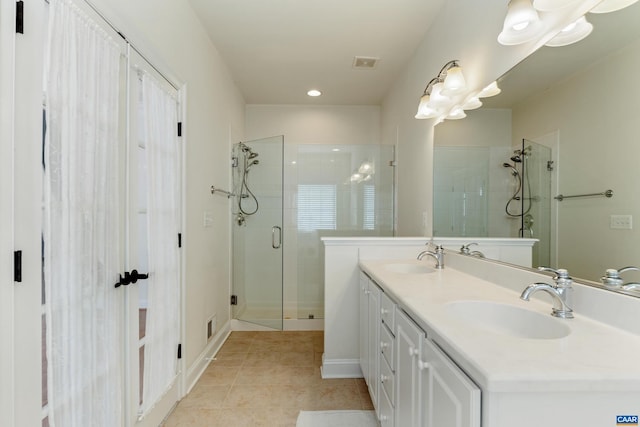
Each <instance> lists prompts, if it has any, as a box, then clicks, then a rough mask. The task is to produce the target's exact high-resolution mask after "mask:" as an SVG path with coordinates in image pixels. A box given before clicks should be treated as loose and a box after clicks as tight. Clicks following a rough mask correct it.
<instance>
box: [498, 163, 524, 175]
mask: <svg viewBox="0 0 640 427" xmlns="http://www.w3.org/2000/svg"><path fill="white" fill-rule="evenodd" d="M502 167H505V168H510V169H511V175H513V176H518V175H520V173H519V172H518V170H517V169H516V168H514V167H513V166H511V165H510V164H509V163H503V164H502Z"/></svg>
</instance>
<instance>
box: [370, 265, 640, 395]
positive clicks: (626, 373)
mask: <svg viewBox="0 0 640 427" xmlns="http://www.w3.org/2000/svg"><path fill="white" fill-rule="evenodd" d="M398 263H401V264H407V263H417V264H421V265H427V266H430V267H431V266H433V260H431V259H426V258H425V259H424V260H423V261H415V260H406V259H403V260H385V261H380V260H361V261H360V267H361V268H362V270H363V271H365V272H366V273H367V274H368V275H369V276H370V277H371V278H372V279H373V280H374V281H375V282H376V283H377V284H378V285H380V286H381V287H382V289H383V290H384V291H385V293H387V294H388V295H389V296H390V297H391V299H393V300H394V301H395V302H396V303H398V306H399V307H400V308H402V309H403V310H404V311H405V312H407V313H408V314H409V315H410V317H411V318H412V319H413V320H414V321H416V323H417V324H418V325H419V326H420V327H421V328H423V329H424V330H425V331H426V332H427V335H428V337H429V338H431V339H432V340H434V341H435V342H436V343H437V344H438V345H439V346H440V347H441V348H442V349H443V350H445V351H446V352H447V353H448V354H449V356H450V357H451V358H452V359H454V361H455V362H456V363H457V364H458V365H459V366H460V367H461V369H462V370H464V371H465V372H466V373H467V374H468V375H469V376H470V377H471V378H472V379H473V380H474V381H476V382H477V383H478V385H479V386H480V387H481V388H482V389H483V390H484V391H489V392H541V391H548V392H576V391H589V392H608V391H619V392H620V391H623V392H624V391H640V336H638V335H635V334H633V333H630V332H627V331H624V330H621V329H617V328H615V327H613V326H610V325H608V324H605V323H601V322H598V321H595V320H592V319H590V318H587V317H585V316H583V315H581V313H580V312H575V313H574V314H575V318H574V319H556V318H553V317H552V316H551V315H550V312H551V302H550V301H551V300H550V298H549V299H548V302H547V301H546V300H545V301H541V300H535V299H532V300H531V301H529V302H527V301H522V300H521V299H520V293H519V292H514V291H513V290H510V289H507V288H505V287H501V286H499V285H496V284H494V283H491V282H488V281H486V280H482V279H480V278H478V277H475V276H473V275H470V274H467V273H464V272H462V271H460V270H456V269H454V268H452V267H449V266H446V267H445V268H444V269H443V270H435V271H433V272H431V273H426V274H407V273H396V272H392V271H390V270H388V269H387V268H385V265H387V264H398ZM544 278H546V279H548V277H544ZM547 281H548V280H547ZM528 284H529V283H523V284H522V290H524V288H525V287H526V286H527V285H528ZM578 286H579V285H578ZM461 300H464V301H469V300H474V301H478V300H481V301H492V302H496V303H500V304H508V305H513V306H517V307H520V308H524V309H527V310H531V311H535V312H538V313H541V314H544V315H548V316H549V318H550V319H552V320H555V321H557V322H562V323H564V324H566V325H568V326H569V328H570V330H571V332H570V333H569V334H568V335H567V336H566V337H563V338H556V339H533V338H521V337H516V336H511V335H507V334H501V333H498V332H495V331H491V330H487V329H485V328H483V327H482V326H481V325H474V324H472V323H471V322H469V321H466V320H464V319H460V318H459V317H457V316H455V314H453V313H452V312H451V310H450V308H449V306H448V305H447V304H448V303H451V302H454V301H461Z"/></svg>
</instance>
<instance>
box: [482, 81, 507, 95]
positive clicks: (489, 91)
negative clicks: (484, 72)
mask: <svg viewBox="0 0 640 427" xmlns="http://www.w3.org/2000/svg"><path fill="white" fill-rule="evenodd" d="M500 92H502V90H501V89H500V88H499V87H498V82H497V81H494V82H491V83H489V84H488V85H487V87H485V88H484V89H482V90H481V91H480V93H479V94H478V98H489V97H491V96H496V95H498V94H499V93H500Z"/></svg>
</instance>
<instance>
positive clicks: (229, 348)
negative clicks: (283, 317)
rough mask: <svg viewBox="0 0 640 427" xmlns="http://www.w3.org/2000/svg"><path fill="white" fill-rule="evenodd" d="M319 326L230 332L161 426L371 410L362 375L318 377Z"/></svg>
mask: <svg viewBox="0 0 640 427" xmlns="http://www.w3.org/2000/svg"><path fill="white" fill-rule="evenodd" d="M322 352H323V333H322V331H283V332H239V331H237V332H232V333H231V336H230V337H229V339H228V340H227V341H226V342H225V343H224V345H223V346H222V348H221V350H220V352H219V353H218V354H217V355H216V360H215V361H212V362H211V364H210V365H209V367H208V368H207V370H206V371H205V373H204V374H203V375H202V377H201V378H200V380H199V381H198V383H197V384H196V386H195V387H194V388H193V390H192V391H191V393H189V395H187V396H186V397H185V398H184V399H182V401H181V402H180V403H179V404H178V406H177V407H176V409H175V410H174V412H173V413H172V414H171V415H170V416H169V417H168V419H167V421H166V423H165V424H164V427H176V426H180V427H182V426H185V427H186V426H189V427H191V426H202V427H204V426H206V427H213V426H225V427H229V426H234V427H241V426H269V427H294V426H295V425H296V419H297V417H298V412H299V411H301V410H304V411H321V410H337V409H365V410H370V409H373V405H372V403H371V399H370V398H369V393H368V391H367V386H366V384H365V383H364V380H362V379H333V380H323V379H322V378H321V377H320V365H321V359H322Z"/></svg>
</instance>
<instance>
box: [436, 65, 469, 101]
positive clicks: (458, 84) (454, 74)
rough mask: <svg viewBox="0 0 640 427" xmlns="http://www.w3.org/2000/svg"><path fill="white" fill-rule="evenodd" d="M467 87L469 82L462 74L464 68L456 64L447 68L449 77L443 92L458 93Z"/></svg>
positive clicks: (447, 93) (444, 93) (448, 93)
mask: <svg viewBox="0 0 640 427" xmlns="http://www.w3.org/2000/svg"><path fill="white" fill-rule="evenodd" d="M466 88H467V82H466V81H465V79H464V74H462V68H460V67H459V66H458V65H455V66H453V67H451V68H449V69H448V70H447V77H445V79H444V82H443V86H442V94H443V95H446V96H451V95H457V94H459V93H461V92H463V91H464V90H465V89H466Z"/></svg>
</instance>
